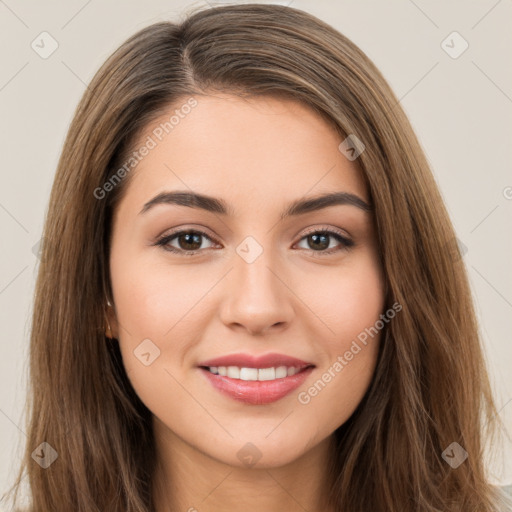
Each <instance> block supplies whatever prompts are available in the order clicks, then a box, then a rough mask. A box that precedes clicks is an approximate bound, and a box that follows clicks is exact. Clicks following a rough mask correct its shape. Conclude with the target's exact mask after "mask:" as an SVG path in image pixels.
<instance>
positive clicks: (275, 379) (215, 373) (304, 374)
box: [198, 365, 315, 405]
mask: <svg viewBox="0 0 512 512" xmlns="http://www.w3.org/2000/svg"><path fill="white" fill-rule="evenodd" d="M314 368H315V366H314V365H304V366H302V367H295V366H277V367H270V368H248V367H238V366H199V367H198V369H199V370H200V371H201V373H202V374H203V375H204V376H205V377H206V379H207V380H208V381H209V382H210V384H211V385H212V386H213V388H214V389H216V390H217V391H219V392H220V393H221V394H222V395H224V396H227V397H229V398H231V399H233V400H236V401H237V402H241V403H243V404H244V405H267V404H270V403H273V402H277V401H278V400H281V399H282V398H284V397H286V396H288V395H289V394H290V393H292V391H294V390H295V389H297V388H298V387H299V386H300V385H302V384H303V383H304V381H305V380H306V379H307V378H308V376H309V374H310V373H311V372H312V371H313V370H314ZM285 372H286V373H285ZM223 374H224V375H223Z"/></svg>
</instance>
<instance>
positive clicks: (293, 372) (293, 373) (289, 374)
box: [288, 366, 297, 377]
mask: <svg viewBox="0 0 512 512" xmlns="http://www.w3.org/2000/svg"><path fill="white" fill-rule="evenodd" d="M296 373H297V368H294V367H293V366H292V367H291V368H288V377H290V376H291V375H295V374H296Z"/></svg>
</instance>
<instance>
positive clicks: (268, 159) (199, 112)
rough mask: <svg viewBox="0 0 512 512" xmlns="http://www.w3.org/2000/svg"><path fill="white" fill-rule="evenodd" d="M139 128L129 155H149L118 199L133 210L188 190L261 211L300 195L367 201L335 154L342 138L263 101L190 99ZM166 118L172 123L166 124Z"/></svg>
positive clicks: (317, 121) (291, 109) (351, 170)
mask: <svg viewBox="0 0 512 512" xmlns="http://www.w3.org/2000/svg"><path fill="white" fill-rule="evenodd" d="M187 99H188V98H184V99H183V100H181V101H178V102H176V103H175V104H174V105H172V106H169V108H168V110H167V111H166V112H165V113H164V114H162V115H161V116H160V117H158V118H157V119H156V120H154V121H153V122H151V123H150V124H149V125H148V126H146V127H145V130H143V132H142V133H141V136H140V137H139V140H138V141H137V143H136V144H135V145H134V147H135V149H137V148H140V147H142V145H144V144H145V143H146V144H147V145H150V146H151V150H150V151H148V152H147V154H146V155H145V156H144V157H143V158H141V160H140V161H139V163H138V164H137V166H136V168H135V169H134V170H133V171H131V172H132V173H133V176H132V178H133V179H132V181H131V182H130V185H129V187H128V190H127V191H126V195H125V199H126V201H127V202H128V203H129V204H131V205H132V206H133V207H134V208H137V207H138V208H139V210H140V208H141V207H142V205H143V204H144V202H145V201H147V200H148V199H149V198H150V197H152V196H154V195H155V194H157V193H159V192H162V191H163V190H173V189H180V190H183V189H187V188H188V189H191V190H193V191H195V192H201V193H205V194H209V195H215V196H217V197H222V198H225V199H226V201H228V202H230V203H234V204H236V205H237V206H236V208H243V207H244V206H247V207H249V206H250V207H252V208H254V207H255V206H258V207H260V208H261V207H262V206H263V205H267V204H268V205H271V204H273V203H279V204H282V203H287V202H290V201H293V200H295V199H297V198H298V197H301V196H304V195H311V194H316V193H320V192H325V191H333V190H336V191H340V190H341V191H346V192H351V193H354V194H357V195H358V196H360V197H361V198H363V199H364V200H368V196H367V191H366V187H365V185H364V180H363V179H362V177H361V173H360V170H359V168H358V166H357V164H356V162H353V161H349V160H348V159H347V158H346V157H345V156H344V155H343V154H342V153H341V152H340V150H339V149H338V146H339V144H340V142H342V140H343V137H342V136H341V135H339V134H338V133H337V132H336V131H335V129H334V128H333V127H332V126H331V125H330V124H329V123H327V121H325V120H324V119H323V118H322V117H320V116H319V115H318V114H316V113H315V112H314V111H313V110H311V109H310V108H309V107H307V106H305V105H303V104H301V103H299V102H296V101H293V100H290V99H282V98H279V99H278V98H274V97H269V96H264V97H257V98H254V97H252V98H240V97H238V96H232V95H227V94H218V95H217V94H216V95H214V96H199V95H198V96H194V100H195V101H196V102H197V103H195V106H194V107H192V108H183V105H186V104H187ZM171 118H172V119H171Z"/></svg>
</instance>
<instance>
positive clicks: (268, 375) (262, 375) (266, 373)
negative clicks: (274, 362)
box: [255, 368, 276, 380]
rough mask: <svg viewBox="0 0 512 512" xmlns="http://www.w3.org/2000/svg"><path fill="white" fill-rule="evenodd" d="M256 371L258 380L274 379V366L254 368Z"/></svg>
mask: <svg viewBox="0 0 512 512" xmlns="http://www.w3.org/2000/svg"><path fill="white" fill-rule="evenodd" d="M255 370H256V368H255ZM256 373H257V374H258V380H274V379H275V378H276V369H275V368H260V369H259V370H256ZM255 380H256V379H255Z"/></svg>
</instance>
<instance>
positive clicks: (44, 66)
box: [0, 0, 512, 496]
mask: <svg viewBox="0 0 512 512" xmlns="http://www.w3.org/2000/svg"><path fill="white" fill-rule="evenodd" d="M210 3H211V4H212V5H215V4H219V2H214V1H212V0H210ZM271 3H283V4H285V3H288V4H290V5H291V6H292V7H296V8H299V9H303V10H305V11H308V12H310V13H312V14H314V15H316V16H317V17H319V18H321V19H323V20H325V21H327V22H328V23H330V24H331V25H333V26H334V27H335V28H337V29H338V30H340V31H341V32H342V33H344V34H345V35H347V36H348V37H349V38H351V39H352V40H353V41H354V42H355V43H356V44H358V45H359V46H360V47H361V48H362V49H363V51H365V52H366V53H367V54H368V56H369V57H370V58H371V59H372V60H373V61H374V62H375V64H376V65H377V67H378V68H379V69H380V70H381V71H382V73H383V74H384V76H385V77H386V79H387V80H388V81H389V82H390V84H391V86H392V87H393V89H394V91H395V92H396V94H397V96H398V97H399V98H400V100H401V105H402V106H403V108H404V109H405V111H406V113H407V114H408V115H409V118H410V119H411V122H412V124H413V127H414V128H415V130H416V132H417V134H418V137H419V139H420V142H421V144H422V146H423V148H424V150H425V152H426V154H427V157H428V159H429V161H430V163H431V165H432V168H433V171H434V173H435V176H436V179H437V181H438V184H439V186H440V188H441V191H442V194H443V196H444V198H445V201H446V204H447V206H448V209H449V212H450V214H451V217H452V220H453V222H454V225H455V228H456V231H457V235H458V238H459V239H460V241H461V242H462V243H463V244H464V246H465V247H466V248H467V252H466V253H465V255H464V260H465V263H466V265H467V268H468V272H469V278H470V280H471V286H472V289H473V293H474V296H475V301H476V308H477V312H478V315H479V319H480V322H481V329H482V334H483V338H484V341H485V346H486V354H487V358H488V363H489V368H490V371H491V378H492V381H493V385H494V388H495V392H496V400H497V405H498V408H500V409H501V410H500V416H501V417H502V419H503V420H504V421H505V422H506V425H507V428H508V430H509V433H512V428H511V425H512V376H511V368H512V344H511V343H510V332H511V330H512V272H511V271H510V263H511V261H512V258H511V256H512V241H511V237H510V233H511V231H512V230H511V218H512V173H511V169H510V162H511V152H512V149H511V148H512V144H511V142H512V125H511V122H510V121H511V118H512V66H511V65H510V63H511V62H512V59H511V57H512V30H511V20H512V0H499V1H496V0H480V1H475V2H467V1H462V0H459V1H451V2H444V1H441V0H437V1H426V0H415V1H412V0H393V1H379V0H372V1H361V0H359V1H357V0H342V1H339V2H337V1H334V0H331V1H329V0H314V1H311V0H309V1H307V0H292V1H291V2H290V0H287V2H271ZM197 5H201V2H186V1H177V0H167V1H163V0H145V1H140V2H137V1H134V0H132V1H125V2H122V3H121V2H119V3H115V2H114V1H113V0H109V1H99V0H89V1H87V0H66V1H64V0H54V1H52V2H44V1H35V0H30V1H21V0H0V43H1V44H0V53H1V56H2V57H1V62H2V65H1V67H0V112H1V116H0V141H1V147H2V151H1V153H0V154H1V157H2V158H1V164H0V169H1V180H0V183H1V189H0V227H1V234H2V250H1V254H0V262H1V267H0V321H1V325H2V357H0V379H1V384H2V385H1V386H0V434H1V435H0V496H1V494H3V492H4V491H5V489H7V487H8V485H10V484H11V479H12V478H13V476H14V468H15V467H16V466H17V461H18V458H19V456H20V454H21V448H22V446H23V443H24V440H25V434H24V433H23V430H24V417H23V416H22V413H23V405H24V400H25V395H26V389H27V387H26V386H27V373H26V372H27V355H28V343H29V331H30V317H31V312H32V294H33V288H34V283H35V278H36V270H37V262H38V260H37V257H36V256H35V255H34V252H33V247H34V245H36V244H37V242H38V241H39V239H40V237H41V232H42V227H43V219H44V215H45V212H46V208H47V202H48V198H49V193H50V189H51V185H52V181H53V178H54V173H55V169H56V165H57V160H58V157H59V153H60V151H61V148H62V144H63V141H64V137H65V134H66V131H67V128H68V126H69V123H70V121H71V118H72V116H73V113H74V109H75V107H76V105H77V103H78V101H79V99H80V97H81V95H82V93H83V92H84V90H85V88H86V87H87V85H86V84H87V83H88V82H89V81H90V79H91V78H92V76H93V75H94V73H95V72H96V70H97V69H98V67H99V66H100V65H101V64H102V63H103V61H104V60H105V59H106V58H107V56H108V55H109V54H110V53H111V52H112V51H113V50H114V49H115V48H116V47H117V46H118V45H119V44H121V43H122V42H123V41H124V40H125V39H126V38H127V37H129V36H130V35H132V34H133V33H134V32H136V31H137V30H139V29H141V28H143V27H145V26H146V25H148V24H150V23H153V22H156V21H160V20H169V19H177V17H181V16H182V15H183V13H185V12H186V11H187V10H188V9H189V8H190V7H193V6H197ZM43 31H47V32H49V33H50V34H51V36H52V37H53V38H54V39H55V40H56V41H57V42H58V45H59V46H58V48H57V50H56V51H55V52H54V53H53V54H52V55H51V56H49V57H48V58H47V59H43V58H41V57H40V55H39V54H38V53H36V52H35V51H34V50H33V49H32V47H31V43H32V41H34V40H36V42H37V41H40V38H38V36H39V35H40V34H41V32H43ZM453 31H457V32H458V33H459V34H460V35H461V36H462V37H463V38H464V39H465V40H466V41H467V43H468V44H469V47H468V49H467V50H466V51H465V52H464V53H462V54H461V55H460V56H459V57H458V58H452V57H451V56H449V55H448V54H447V53H446V52H445V51H444V49H443V47H442V46H441V44H442V41H443V40H445V39H446V38H447V36H448V35H449V34H451V33H452V32H453ZM452 41H453V42H452ZM39 44H40V45H41V43H39ZM446 44H448V45H450V46H453V48H452V50H451V51H452V52H453V51H457V50H459V49H460V48H462V47H461V45H460V41H457V39H453V38H451V39H448V41H447V43H446ZM46 48H48V46H46ZM507 187H508V188H507ZM34 448H35V447H34ZM503 454H504V460H503V461H502V462H498V463H495V464H493V465H492V466H491V469H492V474H493V479H494V480H495V481H497V482H501V483H503V484H510V483H512V442H511V440H510V439H509V440H506V442H505V444H504V449H503ZM470 456H471V455H470Z"/></svg>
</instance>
